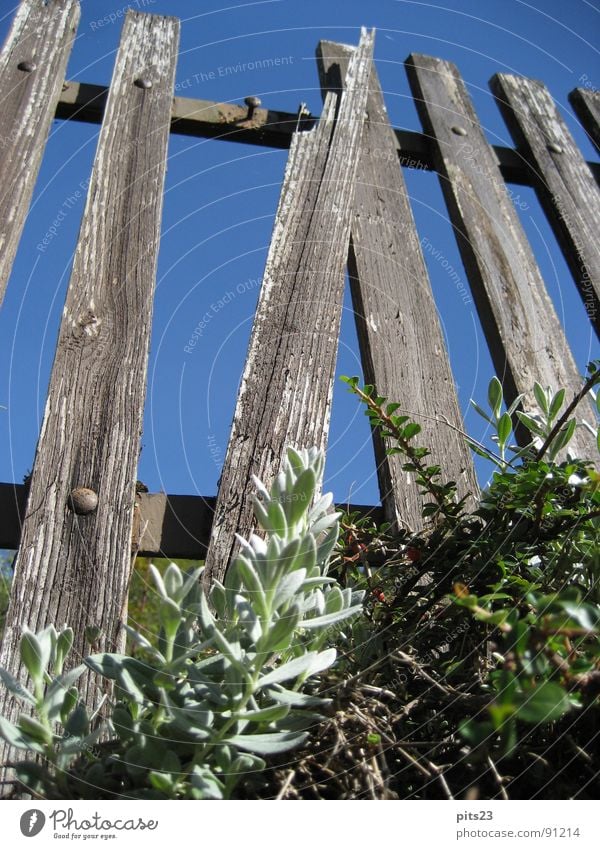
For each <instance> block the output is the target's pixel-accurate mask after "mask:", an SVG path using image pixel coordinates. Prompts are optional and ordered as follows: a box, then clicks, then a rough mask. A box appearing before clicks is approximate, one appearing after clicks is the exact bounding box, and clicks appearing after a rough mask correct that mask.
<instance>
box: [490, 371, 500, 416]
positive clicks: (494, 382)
mask: <svg viewBox="0 0 600 849" xmlns="http://www.w3.org/2000/svg"><path fill="white" fill-rule="evenodd" d="M502 400H503V396H502V384H501V383H500V381H499V380H498V378H497V377H492V379H491V380H490V383H489V386H488V401H489V404H490V409H491V411H492V413H493V414H494V418H495V419H498V418H500V410H501V408H502Z"/></svg>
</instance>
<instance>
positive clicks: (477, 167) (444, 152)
mask: <svg viewBox="0 0 600 849" xmlns="http://www.w3.org/2000/svg"><path fill="white" fill-rule="evenodd" d="M406 66H407V71H408V78H409V81H410V84H411V88H412V91H413V96H414V98H415V103H416V106H417V109H418V111H419V114H420V116H421V121H422V123H423V126H424V130H425V132H426V133H428V134H429V135H430V136H431V140H432V144H433V145H434V151H435V153H434V155H435V161H436V169H437V171H438V173H439V177H440V183H441V186H442V190H443V192H444V197H445V199H446V205H447V207H448V211H449V215H450V219H451V222H452V225H453V227H454V231H455V234H456V239H457V242H458V247H459V249H460V252H461V256H462V260H463V263H464V265H465V269H466V271H467V275H468V278H469V282H470V285H471V291H472V292H473V297H474V300H475V303H476V306H477V310H478V313H479V317H480V319H481V323H482V326H483V330H484V333H485V335H486V338H487V342H488V345H489V347H490V353H491V355H492V359H493V361H494V366H495V369H496V373H497V375H498V378H499V379H500V380H501V381H502V383H503V385H504V390H505V397H506V398H508V399H509V401H510V400H512V399H513V398H515V397H516V395H517V394H518V393H521V392H523V393H529V394H527V395H526V397H525V399H524V400H523V406H524V408H525V409H526V410H532V409H534V408H535V401H534V399H533V397H532V395H531V390H532V388H533V384H534V382H535V381H536V380H537V381H538V382H539V383H541V384H542V385H543V386H552V387H553V388H554V389H558V387H560V386H564V387H565V388H566V389H567V392H568V393H569V396H571V397H572V395H573V394H574V393H575V391H577V390H578V389H579V388H580V387H581V384H582V378H581V375H580V372H579V369H578V368H577V366H576V364H575V361H574V359H573V355H572V353H571V350H570V348H569V345H568V343H567V340H566V338H565V334H564V331H563V329H562V326H561V324H560V321H559V319H558V316H557V315H556V311H555V309H554V306H553V304H552V301H551V300H550V297H549V295H548V292H547V291H546V287H545V285H544V281H543V279H542V276H541V274H540V271H539V268H538V266H537V263H536V261H535V258H534V256H533V253H532V250H531V247H530V245H529V242H528V241H527V238H526V236H525V233H524V231H523V228H522V226H521V223H520V221H519V218H518V215H517V212H516V210H515V208H514V206H513V203H512V201H511V200H510V198H509V197H508V195H507V192H506V186H505V184H504V181H503V179H502V177H501V175H500V173H499V170H498V166H497V164H496V161H495V158H494V155H493V152H492V150H491V147H490V145H489V144H488V142H487V140H486V138H485V135H484V133H483V130H482V128H481V125H480V123H479V120H478V118H477V115H476V113H475V110H474V108H473V104H472V102H471V99H470V97H469V95H468V93H467V88H466V86H465V84H464V82H463V80H462V78H461V76H460V74H459V72H458V69H457V68H456V66H455V65H453V64H452V63H451V62H446V61H444V60H442V59H437V58H435V57H433V56H423V55H421V54H412V55H411V56H409V58H408V59H407V62H406ZM455 125H460V126H462V127H464V128H465V129H466V130H467V135H466V136H459V135H456V134H455V133H453V132H452V126H455ZM579 412H580V415H582V416H583V417H585V418H586V419H587V420H588V421H590V422H592V421H594V420H595V419H594V416H595V414H594V410H593V407H592V404H591V402H588V401H585V402H584V403H582V404H581V405H580V408H579ZM517 437H518V438H519V439H522V437H523V433H522V432H521V431H520V430H519V429H517ZM594 443H595V440H594V437H593V436H592V435H591V434H588V433H587V431H585V430H584V429H583V428H582V429H578V431H577V433H576V435H575V437H574V438H573V441H572V443H571V444H570V446H569V447H570V448H571V447H572V449H573V450H574V451H575V452H579V453H580V456H583V457H586V456H587V457H594V456H595V452H596V447H595V444H594Z"/></svg>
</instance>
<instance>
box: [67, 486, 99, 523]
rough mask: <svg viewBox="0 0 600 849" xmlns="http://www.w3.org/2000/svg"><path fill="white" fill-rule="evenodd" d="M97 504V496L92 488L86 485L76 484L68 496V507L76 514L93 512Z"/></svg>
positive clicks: (81, 514)
mask: <svg viewBox="0 0 600 849" xmlns="http://www.w3.org/2000/svg"><path fill="white" fill-rule="evenodd" d="M97 506H98V496H97V494H96V493H95V492H94V490H93V489H88V487H87V486H78V487H76V488H75V489H74V490H72V492H71V494H70V496H69V507H70V508H71V510H72V511H73V513H76V514H77V515H78V516H87V515H88V514H89V513H93V512H94V510H95V509H96V507H97Z"/></svg>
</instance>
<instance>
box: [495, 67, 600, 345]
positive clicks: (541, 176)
mask: <svg viewBox="0 0 600 849" xmlns="http://www.w3.org/2000/svg"><path fill="white" fill-rule="evenodd" d="M490 85H491V89H492V91H493V92H494V94H495V96H496V99H497V101H498V104H499V106H500V109H501V111H502V114H503V115H504V119H505V121H506V123H507V124H508V128H509V130H510V132H511V135H512V137H513V139H514V141H515V144H516V145H517V146H518V147H519V148H520V149H521V150H522V152H523V154H524V156H525V157H526V158H527V159H528V161H529V163H530V166H531V169H532V172H533V173H532V181H533V185H534V186H535V189H536V192H537V195H538V197H539V199H540V203H541V205H542V207H543V209H544V211H545V213H546V216H547V218H548V220H549V222H550V224H551V225H552V228H553V230H554V233H555V235H556V238H557V240H558V243H559V245H560V247H561V250H562V252H563V254H564V256H565V259H566V261H567V264H568V266H569V268H570V269H571V273H572V275H573V279H574V280H575V283H576V285H577V288H578V289H579V294H580V295H581V298H582V300H583V305H584V307H585V310H586V312H587V314H588V317H589V319H590V321H591V323H592V325H593V326H594V328H595V330H596V333H597V334H598V333H599V331H600V249H599V247H598V234H599V233H600V188H598V185H597V183H596V181H595V179H594V177H593V176H592V173H591V171H590V169H589V168H588V166H587V163H586V161H585V159H584V158H583V156H582V155H581V153H580V151H579V148H578V147H577V145H576V144H575V140H574V139H573V136H572V135H571V133H570V132H569V130H568V129H567V125H566V124H565V122H564V121H563V119H562V117H561V116H560V114H559V112H558V109H557V108H556V105H555V103H554V101H553V99H552V97H551V95H550V92H549V91H548V89H547V88H546V86H545V85H544V84H543V83H541V82H539V81H538V80H530V79H527V78H526V77H516V76H513V75H512V74H496V75H495V76H494V77H492V80H491V84H490Z"/></svg>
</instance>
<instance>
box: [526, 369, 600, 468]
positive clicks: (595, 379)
mask: <svg viewBox="0 0 600 849" xmlns="http://www.w3.org/2000/svg"><path fill="white" fill-rule="evenodd" d="M597 383H600V369H599V370H597V371H595V372H594V373H593V374H592V375H591V377H589V378H588V379H587V380H586V382H585V383H584V384H583V386H582V387H581V389H580V390H579V392H578V393H577V394H576V395H575V397H574V398H573V400H572V401H571V403H570V404H569V405H568V407H567V409H566V410H565V411H564V413H563V414H562V416H560V418H559V419H558V420H557V422H556V424H555V425H554V426H553V427H552V430H551V431H550V433H549V434H548V436H547V437H546V439H545V440H544V443H543V445H542V447H541V448H540V450H539V451H538V453H537V454H536V458H535V459H536V460H541V459H542V457H543V456H544V454H545V453H546V451H547V450H548V448H549V446H550V444H551V442H552V440H553V439H554V437H555V436H556V434H557V433H558V432H559V431H560V429H561V428H562V427H563V425H564V424H565V423H566V422H567V420H568V418H569V416H570V415H571V413H572V412H573V411H574V410H575V408H576V407H577V405H578V404H579V403H580V402H581V401H583V399H584V398H585V396H586V395H587V394H588V392H589V391H590V389H593V388H594V386H595V385H596V384H597Z"/></svg>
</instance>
